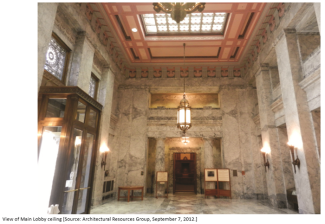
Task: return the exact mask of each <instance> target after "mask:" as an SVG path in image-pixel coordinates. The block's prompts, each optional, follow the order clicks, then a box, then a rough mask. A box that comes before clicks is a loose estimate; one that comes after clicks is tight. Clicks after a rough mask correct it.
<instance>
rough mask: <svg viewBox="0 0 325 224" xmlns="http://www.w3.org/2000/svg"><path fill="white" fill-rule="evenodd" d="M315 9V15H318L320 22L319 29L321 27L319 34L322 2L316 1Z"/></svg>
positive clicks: (319, 23) (319, 22)
mask: <svg viewBox="0 0 325 224" xmlns="http://www.w3.org/2000/svg"><path fill="white" fill-rule="evenodd" d="M313 4H314V9H315V15H316V19H317V24H318V29H319V34H320V35H321V27H322V26H321V15H320V14H321V13H320V9H321V6H320V3H319V2H314V3H313Z"/></svg>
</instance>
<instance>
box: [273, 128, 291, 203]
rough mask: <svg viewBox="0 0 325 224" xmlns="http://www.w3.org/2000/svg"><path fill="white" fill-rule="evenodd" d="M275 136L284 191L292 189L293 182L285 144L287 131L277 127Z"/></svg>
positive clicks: (288, 152)
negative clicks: (276, 136) (276, 137)
mask: <svg viewBox="0 0 325 224" xmlns="http://www.w3.org/2000/svg"><path fill="white" fill-rule="evenodd" d="M277 135H278V144H279V148H280V152H281V154H280V156H281V163H282V169H283V180H284V186H285V189H290V188H294V187H295V181H294V178H293V170H292V164H291V159H290V157H291V155H290V150H289V147H288V144H287V142H288V136H287V129H286V128H285V127H278V128H277ZM288 205H289V204H288Z"/></svg>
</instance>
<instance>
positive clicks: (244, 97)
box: [237, 88, 262, 198]
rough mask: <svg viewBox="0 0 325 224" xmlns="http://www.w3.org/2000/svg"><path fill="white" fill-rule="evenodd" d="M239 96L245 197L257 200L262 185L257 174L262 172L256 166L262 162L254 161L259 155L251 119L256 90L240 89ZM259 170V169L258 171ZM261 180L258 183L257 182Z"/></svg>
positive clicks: (253, 124) (239, 128)
mask: <svg viewBox="0 0 325 224" xmlns="http://www.w3.org/2000/svg"><path fill="white" fill-rule="evenodd" d="M237 94H238V111H239V113H238V130H239V142H240V155H241V162H242V164H243V165H242V171H245V175H243V195H244V198H256V196H257V194H261V193H262V192H261V191H259V192H257V186H256V184H259V185H261V182H262V181H261V180H260V176H258V175H257V173H259V172H260V170H259V169H258V168H257V166H255V164H256V165H260V160H254V157H255V155H256V154H257V155H259V152H258V151H259V148H258V147H256V143H254V140H256V138H255V136H254V130H255V123H254V121H253V119H252V118H251V116H250V115H251V113H250V110H251V108H253V105H254V104H255V103H256V101H257V96H256V90H255V93H254V92H253V90H252V88H247V89H239V90H237ZM256 168H257V169H256ZM255 178H256V179H259V180H258V181H255Z"/></svg>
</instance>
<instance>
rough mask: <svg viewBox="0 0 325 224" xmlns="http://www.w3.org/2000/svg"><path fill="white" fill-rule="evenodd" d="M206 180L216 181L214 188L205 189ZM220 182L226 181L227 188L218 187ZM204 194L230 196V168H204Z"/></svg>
mask: <svg viewBox="0 0 325 224" xmlns="http://www.w3.org/2000/svg"><path fill="white" fill-rule="evenodd" d="M207 182H215V183H217V188H216V189H207ZM220 182H226V183H228V185H229V189H227V190H226V189H220V184H219V183H220ZM204 196H205V197H207V196H216V197H220V196H226V197H230V198H231V184H230V170H229V169H215V168H206V169H204Z"/></svg>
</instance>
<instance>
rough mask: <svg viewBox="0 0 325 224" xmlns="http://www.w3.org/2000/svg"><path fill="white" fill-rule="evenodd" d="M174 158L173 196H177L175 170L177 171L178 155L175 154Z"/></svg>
mask: <svg viewBox="0 0 325 224" xmlns="http://www.w3.org/2000/svg"><path fill="white" fill-rule="evenodd" d="M173 157H174V164H173V165H174V169H173V194H175V189H176V185H175V184H176V172H175V170H176V153H174V155H173Z"/></svg>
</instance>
